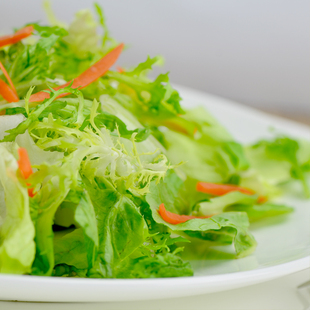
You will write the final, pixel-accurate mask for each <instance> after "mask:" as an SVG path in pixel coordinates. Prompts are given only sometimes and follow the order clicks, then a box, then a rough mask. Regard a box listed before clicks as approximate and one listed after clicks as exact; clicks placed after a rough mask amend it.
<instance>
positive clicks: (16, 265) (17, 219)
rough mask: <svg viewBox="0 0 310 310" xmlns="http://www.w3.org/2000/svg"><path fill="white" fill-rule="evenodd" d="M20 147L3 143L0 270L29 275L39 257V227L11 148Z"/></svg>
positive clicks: (0, 153) (0, 156)
mask: <svg viewBox="0 0 310 310" xmlns="http://www.w3.org/2000/svg"><path fill="white" fill-rule="evenodd" d="M14 148H15V149H16V146H13V145H6V144H0V197H1V196H2V197H3V198H4V199H3V200H2V199H0V210H4V212H3V211H1V212H0V214H2V216H4V219H2V220H1V222H2V224H0V272H1V273H13V274H25V273H29V272H30V271H31V265H32V262H33V260H34V256H35V243H34V235H35V230H34V226H33V223H32V221H31V217H30V211H29V197H28V192H27V187H26V186H25V184H23V182H21V181H20V179H19V173H18V170H17V168H18V165H17V161H16V159H15V157H14V156H13V154H12V153H11V152H10V151H9V149H11V150H12V151H13V150H14Z"/></svg>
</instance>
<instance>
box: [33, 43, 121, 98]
mask: <svg viewBox="0 0 310 310" xmlns="http://www.w3.org/2000/svg"><path fill="white" fill-rule="evenodd" d="M123 48H124V44H123V43H121V44H120V45H118V46H117V47H116V48H114V49H113V50H112V51H111V52H109V53H108V54H107V55H105V56H104V57H102V58H101V59H100V60H99V61H98V62H96V63H95V64H94V65H92V66H91V67H89V68H88V69H87V70H86V71H84V72H83V73H82V74H81V75H79V76H78V77H77V78H75V79H74V80H73V83H72V86H71V87H72V88H84V87H86V86H88V85H89V84H91V83H93V82H95V81H96V80H97V79H99V78H100V77H101V76H102V75H104V74H105V73H106V72H107V71H108V70H109V69H110V67H111V66H112V65H113V64H114V63H115V61H116V60H117V59H118V57H119V55H120V53H121V51H122V50H123ZM70 83H71V82H68V83H66V84H64V85H61V86H58V87H55V88H54V90H58V89H61V88H64V87H67V86H69V85H70ZM67 95H69V93H64V94H61V95H59V96H58V97H57V98H60V97H64V96H67ZM47 98H50V93H46V92H43V91H40V92H38V93H36V94H33V95H31V96H30V100H29V102H38V101H43V100H44V99H47Z"/></svg>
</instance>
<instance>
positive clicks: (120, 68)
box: [116, 66, 125, 73]
mask: <svg viewBox="0 0 310 310" xmlns="http://www.w3.org/2000/svg"><path fill="white" fill-rule="evenodd" d="M116 70H117V71H118V72H119V73H123V72H125V69H124V68H122V67H120V66H117V67H116Z"/></svg>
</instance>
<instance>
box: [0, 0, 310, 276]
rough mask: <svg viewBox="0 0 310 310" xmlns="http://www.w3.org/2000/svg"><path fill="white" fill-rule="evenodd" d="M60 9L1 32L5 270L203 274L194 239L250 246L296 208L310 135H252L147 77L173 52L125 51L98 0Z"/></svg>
mask: <svg viewBox="0 0 310 310" xmlns="http://www.w3.org/2000/svg"><path fill="white" fill-rule="evenodd" d="M48 10H49V12H48V16H49V19H50V24H51V25H50V26H45V25H41V24H39V23H30V24H28V25H25V26H24V27H22V28H21V29H19V30H17V31H15V33H13V34H9V35H6V36H2V37H0V69H1V70H0V114H1V115H0V139H1V141H0V272H1V273H9V274H29V275H42V276H43V275H44V276H67V277H89V278H156V277H179V276H192V275H193V269H192V267H191V265H190V263H189V262H187V261H186V259H185V258H184V254H183V253H184V252H191V255H192V257H194V258H195V251H194V248H197V247H199V246H201V247H206V248H211V249H217V248H218V249H220V250H219V251H218V255H219V258H220V257H221V253H222V255H223V257H227V255H228V254H229V257H230V258H232V259H236V258H242V257H244V256H247V255H251V253H253V252H254V251H255V247H256V241H255V239H254V237H253V236H252V234H251V233H250V232H249V227H250V224H251V222H253V221H258V220H259V221H264V219H265V218H267V217H270V216H277V215H280V214H285V213H290V212H294V209H293V208H292V207H291V206H287V205H283V204H279V203H276V202H275V199H276V198H277V197H279V196H280V195H281V194H282V191H281V186H282V184H286V183H288V182H295V183H297V182H298V183H299V184H298V186H300V187H301V188H302V189H303V193H304V194H303V195H304V196H305V197H309V184H308V182H307V173H308V172H309V171H310V143H309V141H302V140H300V141H299V140H294V139H292V138H290V137H287V136H275V137H274V139H271V140H262V141H258V142H256V143H255V144H254V145H241V144H240V143H238V142H237V141H236V140H235V139H234V137H232V136H231V135H230V133H229V132H228V131H227V130H226V129H225V124H219V123H218V122H217V120H216V119H215V118H213V117H212V115H210V114H209V113H208V111H207V110H206V109H205V108H202V107H198V108H192V109H184V108H182V99H181V96H180V94H179V93H178V91H177V90H176V89H174V88H173V87H172V85H171V84H170V81H169V76H168V74H160V75H158V76H157V77H156V78H155V79H150V78H149V73H150V72H151V71H152V70H153V68H154V66H156V65H160V64H161V63H162V59H161V57H153V58H151V57H148V58H147V59H146V60H145V61H143V62H141V63H140V64H138V65H136V66H132V67H120V66H119V65H117V62H118V59H119V57H121V55H122V53H124V47H125V46H124V44H123V43H120V42H117V41H116V40H115V39H114V38H112V37H111V36H110V33H109V31H108V29H107V26H106V22H105V18H104V15H103V12H102V10H101V8H100V7H99V6H98V5H95V11H96V15H97V16H96V17H95V16H93V14H92V13H91V11H89V10H82V11H80V12H78V13H77V14H76V16H75V19H74V20H73V22H72V23H71V24H70V25H66V24H64V23H62V22H60V21H58V20H57V18H56V17H55V16H54V15H53V13H52V12H51V11H50V8H48ZM100 27H101V31H98V28H100ZM99 32H101V33H102V32H103V34H101V35H99ZM236 138H238V137H236ZM288 216H289V215H288ZM193 245H195V246H194V247H193ZM225 249H227V250H225Z"/></svg>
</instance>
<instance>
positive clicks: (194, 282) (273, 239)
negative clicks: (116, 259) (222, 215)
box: [0, 87, 310, 302]
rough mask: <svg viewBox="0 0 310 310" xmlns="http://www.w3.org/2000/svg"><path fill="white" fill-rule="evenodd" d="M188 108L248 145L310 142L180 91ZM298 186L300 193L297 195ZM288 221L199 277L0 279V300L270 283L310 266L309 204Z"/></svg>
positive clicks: (296, 131)
mask: <svg viewBox="0 0 310 310" xmlns="http://www.w3.org/2000/svg"><path fill="white" fill-rule="evenodd" d="M177 88H178V89H179V90H180V93H181V96H182V97H183V99H184V105H185V106H187V107H188V106H194V105H204V106H205V107H206V108H207V109H208V110H209V111H211V113H212V114H213V115H214V116H216V117H217V118H218V119H219V120H220V122H221V123H222V124H224V125H225V126H226V127H227V128H228V129H229V131H230V132H231V133H232V134H233V135H234V136H235V138H236V139H237V140H238V141H240V142H243V143H249V142H253V141H255V140H257V139H260V138H266V137H268V136H270V135H271V134H270V131H269V128H270V127H273V128H275V129H276V130H277V131H278V132H282V133H286V134H289V135H291V136H293V137H302V138H306V139H309V138H310V129H309V127H307V126H304V125H300V124H296V123H294V122H291V121H287V120H283V119H280V118H277V117H273V116H269V115H267V114H265V113H262V112H259V111H256V110H254V109H251V108H246V107H244V106H242V105H238V104H236V103H233V102H230V101H228V100H225V99H222V98H218V97H214V96H211V95H208V94H204V93H201V92H198V91H194V90H191V89H188V88H185V87H177ZM298 190H299V189H298V187H297V188H296V191H297V192H298ZM284 200H285V202H286V203H287V204H289V205H292V206H294V207H295V208H296V211H295V212H294V213H292V214H290V215H288V216H284V217H277V218H271V219H268V220H267V221H268V224H270V225H263V226H262V225H261V224H256V225H253V226H252V228H251V230H252V233H253V234H254V236H255V238H256V240H257V242H258V247H257V250H256V252H255V253H254V254H252V255H250V256H248V257H246V258H243V259H238V260H217V261H212V260H206V261H195V262H192V265H193V266H194V269H195V276H194V277H190V278H169V279H133V280H132V279H128V280H126V279H125V280H118V279H107V280H105V279H76V278H48V277H35V276H13V275H0V300H23V301H52V302H70V301H71V302H95V301H98V302H99V301H129V300H146V299H161V298H173V297H181V296H182V297H184V296H190V295H198V294H204V293H212V292H219V291H224V290H229V289H233V288H238V287H242V286H248V285H251V284H255V283H259V282H263V281H268V280H271V279H274V278H277V277H281V276H284V275H288V274H291V273H293V272H296V271H300V270H303V269H306V268H309V267H310V201H309V200H303V199H301V198H299V199H297V198H296V196H291V197H290V196H287V197H285V198H284Z"/></svg>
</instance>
